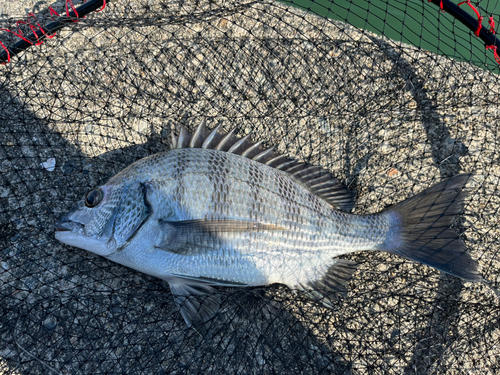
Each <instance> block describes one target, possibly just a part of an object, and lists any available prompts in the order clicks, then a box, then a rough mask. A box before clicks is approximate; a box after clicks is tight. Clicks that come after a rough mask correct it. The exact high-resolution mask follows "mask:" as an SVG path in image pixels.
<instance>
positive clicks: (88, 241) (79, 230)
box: [55, 182, 150, 256]
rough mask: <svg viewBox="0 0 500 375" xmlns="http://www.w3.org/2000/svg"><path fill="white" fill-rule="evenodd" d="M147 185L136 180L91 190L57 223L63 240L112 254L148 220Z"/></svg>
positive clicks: (98, 251)
mask: <svg viewBox="0 0 500 375" xmlns="http://www.w3.org/2000/svg"><path fill="white" fill-rule="evenodd" d="M149 213H150V207H149V205H148V203H147V200H146V186H145V185H144V184H142V183H139V182H135V183H131V184H121V185H103V186H100V187H97V188H95V189H92V190H91V191H89V192H88V193H87V194H85V196H84V197H83V199H82V200H80V201H79V202H78V203H77V205H76V206H75V207H74V208H73V209H72V210H71V211H69V212H68V213H67V214H66V215H64V216H63V217H62V218H61V220H59V221H58V222H57V223H56V224H55V231H56V233H55V237H56V239H57V240H59V241H61V242H62V243H64V244H66V245H70V246H75V247H78V248H80V249H84V250H88V251H91V252H93V253H96V254H98V255H102V256H109V255H111V254H113V253H115V252H116V251H118V250H119V249H120V248H122V247H123V246H125V245H126V244H127V243H128V242H127V241H128V240H129V239H130V238H131V237H132V236H133V235H134V234H135V232H136V231H137V230H138V229H139V227H140V226H141V224H142V223H143V222H144V221H145V220H146V219H147V217H148V216H149Z"/></svg>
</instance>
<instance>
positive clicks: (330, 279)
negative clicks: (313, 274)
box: [296, 259, 357, 308]
mask: <svg viewBox="0 0 500 375" xmlns="http://www.w3.org/2000/svg"><path fill="white" fill-rule="evenodd" d="M356 266H357V264H356V263H354V262H351V261H348V260H344V259H334V263H333V264H332V265H331V266H330V267H328V270H327V272H326V273H325V274H324V275H323V276H322V277H321V278H319V279H318V280H315V281H309V282H307V283H305V284H302V283H301V284H298V285H297V287H296V288H297V289H299V290H301V291H303V292H304V294H305V295H306V296H307V297H309V298H311V299H313V300H315V301H318V302H321V303H322V304H323V305H325V306H326V307H329V308H333V307H334V306H333V303H332V302H333V301H332V299H333V300H334V299H335V296H336V295H338V294H340V295H345V294H346V293H347V287H346V284H347V283H348V282H349V280H350V279H351V278H352V275H353V274H354V271H356Z"/></svg>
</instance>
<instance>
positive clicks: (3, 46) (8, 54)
mask: <svg viewBox="0 0 500 375" xmlns="http://www.w3.org/2000/svg"><path fill="white" fill-rule="evenodd" d="M0 44H1V45H2V48H3V49H4V50H5V51H6V52H7V62H6V63H2V65H5V64H7V63H9V62H10V52H9V49H8V48H7V47H5V44H3V43H2V41H1V40H0Z"/></svg>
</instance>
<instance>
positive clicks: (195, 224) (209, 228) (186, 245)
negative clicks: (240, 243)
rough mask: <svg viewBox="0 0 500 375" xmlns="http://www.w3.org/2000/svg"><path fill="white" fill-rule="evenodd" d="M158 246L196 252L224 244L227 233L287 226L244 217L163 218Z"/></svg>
mask: <svg viewBox="0 0 500 375" xmlns="http://www.w3.org/2000/svg"><path fill="white" fill-rule="evenodd" d="M159 224H160V229H161V236H160V238H159V240H158V243H157V244H156V247H157V248H160V249H162V250H165V251H170V252H173V253H176V254H182V255H195V254H200V253H204V252H207V251H212V250H214V249H217V248H220V247H221V246H223V242H224V234H228V233H248V232H252V231H266V230H285V228H284V227H281V226H279V225H274V224H266V223H258V222H253V221H243V220H183V221H167V220H160V221H159Z"/></svg>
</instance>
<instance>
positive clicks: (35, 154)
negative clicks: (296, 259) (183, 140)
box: [0, 0, 500, 374]
mask: <svg viewBox="0 0 500 375" xmlns="http://www.w3.org/2000/svg"><path fill="white" fill-rule="evenodd" d="M47 5H51V3H47V2H45V1H38V2H33V1H24V0H23V1H18V2H4V3H2V4H0V16H1V18H0V21H1V23H2V26H3V27H5V26H11V22H12V20H14V19H17V18H18V17H19V16H22V15H24V14H26V12H28V11H33V10H35V11H36V12H39V13H41V14H44V11H45V10H46V8H47ZM52 6H54V7H55V8H56V10H58V11H62V6H63V4H62V3H56V4H55V5H54V4H52ZM45 14H46V13H45ZM58 34H59V35H58V37H57V38H54V39H52V40H50V41H47V42H46V43H44V44H42V45H41V46H37V47H33V48H32V49H31V50H30V51H29V53H26V54H23V55H21V56H20V57H18V58H14V59H13V61H12V62H11V63H10V64H8V65H6V66H3V67H0V69H1V71H2V75H1V76H0V82H1V83H0V106H1V110H0V179H1V184H0V202H1V207H2V208H1V209H0V221H1V223H2V225H1V228H0V287H1V288H0V373H6V374H39V373H47V374H49V373H61V374H66V373H68V374H71V373H75V374H77V373H78V374H79V373H82V374H87V373H94V374H101V373H106V374H110V373H113V374H114V373H117V374H118V373H137V374H139V373H143V374H162V373H169V374H170V373H179V374H184V373H188V374H192V373H213V374H221V373H228V374H232V373H248V374H261V373H262V374H268V373H269V374H271V373H300V374H306V373H345V374H351V373H352V374H372V373H375V374H403V373H404V374H412V373H415V374H422V373H429V374H434V373H436V374H443V373H449V374H459V373H464V374H465V373H467V374H490V373H491V374H493V373H496V372H497V371H499V370H500V365H499V358H500V355H499V354H500V351H499V350H498V344H499V342H500V339H499V337H498V336H499V331H498V324H499V322H498V320H499V318H498V317H499V316H500V314H499V302H498V298H497V295H496V294H495V292H494V290H496V289H495V288H498V283H499V281H500V280H499V276H498V274H499V272H498V271H499V270H500V263H499V261H498V259H499V257H498V256H497V252H498V250H497V248H498V246H497V245H498V243H499V238H500V233H499V228H498V219H497V217H498V209H499V203H500V192H499V189H498V184H499V177H500V167H499V163H498V161H499V155H498V151H497V150H498V146H499V142H500V136H499V134H500V132H499V131H498V128H497V124H498V123H499V121H498V120H499V117H500V113H499V112H500V111H499V107H498V99H499V85H498V83H499V82H498V76H497V75H495V74H494V73H491V72H488V71H484V70H481V69H479V68H477V67H475V66H471V65H468V64H466V63H458V62H456V61H453V60H450V59H448V58H446V57H442V56H438V55H433V54H430V53H428V52H425V51H421V50H418V49H417V48H414V47H411V46H407V45H401V44H395V43H392V42H391V41H389V40H386V39H383V38H381V37H378V36H375V35H373V34H370V33H367V32H364V33H363V32H360V31H359V30H357V29H355V28H353V27H351V26H349V25H346V24H343V23H341V22H336V21H326V20H324V19H320V18H317V17H315V16H313V15H307V14H305V13H303V12H301V11H299V10H297V9H293V8H288V7H285V6H283V5H280V4H278V3H269V2H252V1H243V2H238V3H229V2H228V1H222V2H218V1H217V2H205V1H199V2H184V1H179V2H170V3H168V4H165V3H160V2H157V1H145V0H144V1H130V2H126V1H124V2H116V3H111V4H109V5H108V7H107V9H106V11H105V12H103V13H101V14H94V15H92V16H90V17H88V18H87V20H86V21H85V22H80V23H78V24H75V25H74V26H73V27H72V28H70V29H68V30H64V31H61V32H59V33H58ZM0 40H2V41H8V40H9V35H7V34H3V35H0ZM202 118H207V119H208V122H209V126H210V127H213V126H215V125H216V124H222V125H223V127H224V128H225V129H226V130H229V129H231V128H233V127H237V128H238V134H240V135H244V134H248V133H249V132H251V131H252V132H253V134H254V139H264V140H266V145H269V146H270V145H275V146H276V147H277V149H278V150H279V151H280V152H283V153H286V154H288V155H290V156H293V157H295V158H298V159H303V160H307V161H309V162H311V163H315V164H320V165H323V166H324V167H325V168H328V169H330V170H331V171H333V172H334V174H336V175H337V176H338V177H339V178H341V179H343V180H344V181H345V182H346V184H348V185H349V186H350V187H351V188H352V189H354V190H355V191H356V194H357V206H356V208H355V213H358V214H363V213H373V212H378V211H380V210H382V209H384V208H386V207H388V206H389V205H391V204H393V203H396V202H399V201H401V200H404V199H406V198H407V197H409V196H411V195H412V194H415V193H417V192H419V191H421V190H423V189H424V188H426V187H429V186H430V185H432V184H433V183H435V182H437V181H439V180H440V179H441V178H443V177H448V176H451V175H454V174H456V173H459V172H463V171H471V172H474V175H475V177H474V180H473V181H471V182H470V183H469V186H468V187H469V189H470V192H471V193H470V195H469V198H468V201H467V204H466V206H465V208H464V214H463V216H461V217H460V218H459V219H457V221H456V223H455V224H456V225H455V227H456V230H457V231H458V232H460V233H461V235H462V236H463V238H464V240H465V241H466V243H467V245H468V247H469V249H470V251H471V253H472V255H473V257H474V258H475V259H478V261H479V264H480V268H481V272H482V274H483V276H484V277H485V279H486V280H487V281H488V282H489V283H490V285H491V286H492V287H493V288H490V287H488V286H486V285H483V284H476V285H474V284H471V283H463V282H462V281H460V280H458V279H456V278H453V277H451V276H447V275H444V274H440V273H438V272H437V271H435V270H433V269H430V268H429V267H425V266H421V265H417V264H414V263H411V262H409V261H406V260H403V259H401V258H398V257H395V256H390V255H387V254H381V253H359V254H355V255H351V256H348V257H346V258H347V259H351V260H355V261H357V262H359V263H360V267H359V271H357V272H356V273H355V276H354V278H353V280H352V281H351V283H350V286H349V293H348V295H347V296H346V297H339V299H338V302H337V305H336V308H335V309H326V308H324V307H322V306H320V305H318V304H317V303H315V302H312V301H309V300H308V299H306V298H305V297H304V296H302V295H296V294H295V293H293V292H292V291H289V290H288V289H287V288H286V287H283V286H279V285H273V286H270V287H266V288H256V289H252V290H243V291H242V290H237V289H235V290H232V289H223V290H222V292H223V295H224V296H225V298H226V301H224V304H223V306H224V309H223V311H221V313H220V316H219V317H218V319H217V320H216V321H214V323H213V325H212V327H210V329H209V334H208V336H207V338H205V339H203V338H202V337H200V336H199V335H198V334H197V333H196V332H195V331H193V330H190V329H186V327H185V324H184V322H183V320H182V318H181V317H180V314H179V313H178V312H177V311H176V306H175V304H174V301H173V299H172V297H171V295H170V292H169V291H168V288H165V285H163V283H162V282H161V281H159V280H157V279H155V278H153V277H149V276H147V275H143V274H140V273H138V272H135V271H133V270H130V269H127V268H125V267H122V266H119V265H116V264H113V263H111V262H109V261H107V260H105V259H104V258H101V257H98V256H95V255H93V254H90V253H88V252H85V251H83V250H78V249H74V248H69V247H66V246H63V245H61V244H59V243H57V242H56V241H55V240H54V236H53V230H52V226H53V224H54V222H55V221H56V220H57V219H58V218H59V217H60V216H61V215H62V214H63V213H65V212H66V211H67V210H68V209H69V208H70V207H71V206H72V205H73V204H74V202H75V201H76V200H77V199H79V198H80V197H81V196H82V195H83V194H85V192H87V191H88V190H89V189H90V188H91V187H93V186H95V185H97V184H100V183H103V182H105V181H106V180H107V179H108V178H109V177H111V176H112V175H114V174H115V173H117V172H118V171H120V170H121V169H123V168H124V167H125V166H127V165H129V164H130V163H131V162H133V161H135V160H137V159H139V158H141V157H144V156H146V155H149V154H153V153H155V152H158V151H161V150H165V149H168V144H169V139H170V132H171V131H172V130H173V129H175V128H176V127H177V126H178V125H180V124H185V125H187V126H188V127H189V128H191V129H192V128H193V127H194V126H196V125H197V124H198V123H199V121H200V120H201V119H202ZM49 158H55V160H56V166H55V169H54V170H53V171H48V170H45V169H43V168H42V167H41V166H40V163H42V162H45V161H46V160H47V159H49Z"/></svg>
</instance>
